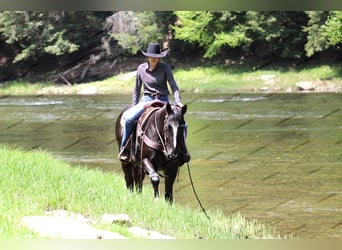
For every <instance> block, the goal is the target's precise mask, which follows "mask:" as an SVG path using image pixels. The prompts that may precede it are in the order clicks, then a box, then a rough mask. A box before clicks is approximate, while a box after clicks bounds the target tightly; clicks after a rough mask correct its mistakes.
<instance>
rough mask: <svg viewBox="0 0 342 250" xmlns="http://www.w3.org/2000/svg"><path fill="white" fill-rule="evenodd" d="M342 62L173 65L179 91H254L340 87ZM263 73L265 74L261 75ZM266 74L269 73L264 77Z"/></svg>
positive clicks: (7, 88)
mask: <svg viewBox="0 0 342 250" xmlns="http://www.w3.org/2000/svg"><path fill="white" fill-rule="evenodd" d="M341 68H342V65H341V64H337V63H336V64H334V65H328V64H322V65H311V66H307V67H302V68H292V67H291V66H290V65H288V66H287V67H285V66H282V67H281V66H278V67H275V66H269V67H268V68H263V69H259V70H254V69H253V68H251V67H248V66H245V65H235V66H220V67H218V66H213V67H195V68H190V69H184V70H183V69H180V68H178V69H175V70H174V76H175V79H176V81H177V83H178V85H179V87H180V89H181V91H183V92H199V93H201V92H202V93H203V92H204V93H205V92H222V93H229V92H251V91H253V92H258V91H265V89H267V90H268V91H278V92H281V91H289V90H291V91H296V90H297V87H296V83H297V82H300V81H311V82H316V83H318V84H320V85H323V86H330V87H331V88H332V89H336V90H338V91H341V90H342V77H341V76H342V70H341ZM265 76H266V78H265ZM267 76H271V78H270V79H269V80H268V79H267ZM134 83H135V73H134V72H128V73H123V74H119V75H116V76H113V77H109V78H107V79H104V80H102V81H96V82H91V83H84V84H75V85H73V86H72V87H70V86H67V85H62V84H59V85H53V84H51V83H37V84H30V83H21V82H9V83H5V84H2V85H0V95H24V94H26V95H35V94H39V95H40V94H78V93H79V92H80V91H82V90H84V89H88V90H90V92H91V91H93V94H116V93H126V94H128V93H131V92H132V89H133V86H134Z"/></svg>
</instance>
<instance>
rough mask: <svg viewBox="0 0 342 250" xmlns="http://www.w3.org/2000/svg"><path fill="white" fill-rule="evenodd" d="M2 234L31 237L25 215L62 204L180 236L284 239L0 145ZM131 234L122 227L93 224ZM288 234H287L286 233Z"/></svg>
mask: <svg viewBox="0 0 342 250" xmlns="http://www.w3.org/2000/svg"><path fill="white" fill-rule="evenodd" d="M0 166H1V169H0V176H1V182H0V238H2V239H32V238H33V239H34V238H39V237H38V235H36V234H34V233H32V232H31V231H30V230H28V229H26V228H24V227H23V226H21V225H20V219H21V218H22V217H24V216H29V215H43V214H44V211H46V210H47V209H49V210H52V209H65V210H68V211H70V212H76V213H80V214H83V215H84V216H86V217H88V218H91V219H93V220H95V221H99V220H100V217H101V215H102V214H104V213H112V214H116V213H126V214H128V215H129V216H130V218H131V220H132V223H133V225H134V226H140V227H143V228H146V229H150V230H154V231H158V232H161V233H164V234H167V235H171V236H174V237H176V238H178V239H197V238H203V239H240V238H243V239H245V238H272V239H273V238H282V237H285V236H282V237H281V236H280V234H279V233H277V232H276V231H275V229H274V228H272V227H269V226H267V225H263V224H260V223H258V222H257V221H250V220H246V219H245V218H244V217H243V216H242V215H240V214H232V215H230V216H228V217H227V216H224V215H223V214H222V212H221V211H219V210H209V211H207V212H208V214H209V216H210V218H211V220H210V221H209V220H208V219H207V218H206V216H205V215H204V213H203V212H202V211H200V210H193V209H190V208H188V207H184V206H180V205H179V204H177V203H176V204H174V205H172V206H170V205H169V204H168V203H166V202H165V201H164V200H163V199H160V200H159V202H155V201H154V199H153V192H152V189H151V187H150V186H146V187H144V191H143V193H142V194H131V193H129V192H128V191H127V190H126V187H125V184H124V179H123V176H121V175H118V174H112V173H108V172H107V173H104V172H102V171H100V170H96V169H90V168H86V167H77V166H76V167H72V166H70V165H68V164H66V163H65V162H62V161H60V160H58V159H56V158H54V157H53V156H52V155H51V154H50V153H48V152H45V151H33V152H26V151H23V150H20V149H13V148H9V147H6V146H1V145H0ZM95 226H96V227H98V228H102V229H106V230H112V231H119V232H120V233H122V234H124V235H127V236H131V235H130V233H129V232H128V230H127V228H125V227H124V226H111V225H101V224H97V225H95ZM286 237H288V236H286Z"/></svg>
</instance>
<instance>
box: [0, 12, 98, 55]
mask: <svg viewBox="0 0 342 250" xmlns="http://www.w3.org/2000/svg"><path fill="white" fill-rule="evenodd" d="M98 20H99V19H98V17H97V16H96V14H94V13H91V12H64V11H43V12H34V11H2V12H0V32H1V34H2V36H3V37H4V38H5V41H6V43H7V44H10V45H12V46H13V47H14V49H15V50H18V51H19V52H18V54H17V55H16V57H15V59H14V62H18V61H22V60H25V59H29V58H31V59H33V60H37V59H38V58H39V57H41V56H42V55H44V53H47V54H52V55H56V56H60V55H63V54H69V53H72V52H74V51H77V50H78V49H79V48H80V47H86V46H87V42H91V41H92V40H93V38H92V37H93V36H94V34H96V33H97V32H98V31H99V30H101V29H102V25H101V23H99V22H98ZM85 41H87V42H85Z"/></svg>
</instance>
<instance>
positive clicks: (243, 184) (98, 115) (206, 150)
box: [0, 93, 342, 239]
mask: <svg viewBox="0 0 342 250" xmlns="http://www.w3.org/2000/svg"><path fill="white" fill-rule="evenodd" d="M183 99H184V103H188V105H189V107H188V113H187V114H186V120H187V123H188V125H189V131H188V138H187V144H188V149H189V151H190V153H191V156H192V160H191V162H190V170H191V175H192V178H193V181H194V184H195V188H196V191H197V194H198V195H199V198H200V199H201V202H202V204H203V206H204V207H205V209H207V210H208V209H216V208H218V209H221V210H222V211H223V212H224V213H226V214H231V213H234V212H240V213H242V214H243V215H245V216H246V217H247V218H249V219H257V220H259V221H261V222H263V223H267V224H270V225H273V226H276V228H277V229H278V230H279V231H280V232H282V233H293V234H294V236H295V237H299V238H316V239H328V238H337V239H341V238H342V202H341V200H342V199H341V198H342V154H341V152H342V123H341V121H342V110H341V104H342V95H341V94H332V93H331V94H308V93H291V94H266V93H265V94H210V95H207V94H206V95H201V94H196V95H183ZM128 103H130V96H115V95H113V96H35V97H27V96H23V97H6V96H3V97H0V117H1V120H0V143H2V144H10V145H18V146H20V147H22V148H25V149H37V148H44V149H47V150H49V151H51V152H52V153H53V154H54V155H56V156H57V157H59V158H61V159H63V160H66V161H68V162H71V163H73V164H85V165H90V166H92V167H96V168H101V169H103V170H104V171H113V172H116V173H119V174H121V167H120V164H119V161H118V160H117V153H118V149H117V144H116V141H115V139H114V124H115V119H116V117H117V115H118V114H119V112H120V111H121V110H122V109H123V108H124V107H125V105H126V104H128ZM174 188H175V194H174V196H175V202H178V203H181V204H187V205H188V206H190V207H193V208H199V205H198V202H197V200H196V199H195V196H194V194H193V191H192V188H191V184H190V180H189V176H188V172H187V167H186V166H183V167H182V168H181V172H180V176H179V178H178V182H176V183H175V185H174ZM161 191H163V189H162V187H161Z"/></svg>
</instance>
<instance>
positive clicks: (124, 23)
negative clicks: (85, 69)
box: [106, 11, 167, 54]
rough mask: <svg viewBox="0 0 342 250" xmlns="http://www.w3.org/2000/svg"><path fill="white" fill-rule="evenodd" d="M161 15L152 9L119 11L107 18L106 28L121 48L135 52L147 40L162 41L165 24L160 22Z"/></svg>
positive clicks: (145, 43) (129, 52) (128, 51)
mask: <svg viewBox="0 0 342 250" xmlns="http://www.w3.org/2000/svg"><path fill="white" fill-rule="evenodd" d="M164 14H165V13H164ZM161 17H163V13H159V15H157V14H156V13H155V12H152V11H139V12H134V11H119V12H116V13H114V14H113V15H111V16H110V17H108V18H107V20H106V29H107V30H109V31H108V33H109V35H110V37H111V38H113V39H114V40H115V41H117V42H118V44H119V45H120V47H121V48H122V49H124V50H125V51H126V52H127V53H128V54H136V53H137V52H138V51H139V50H140V49H141V48H143V47H145V46H146V45H147V44H148V43H149V42H152V41H155V42H159V43H161V42H163V40H164V35H165V26H167V25H166V24H165V23H161V22H160V21H161V19H160V18H161Z"/></svg>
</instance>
